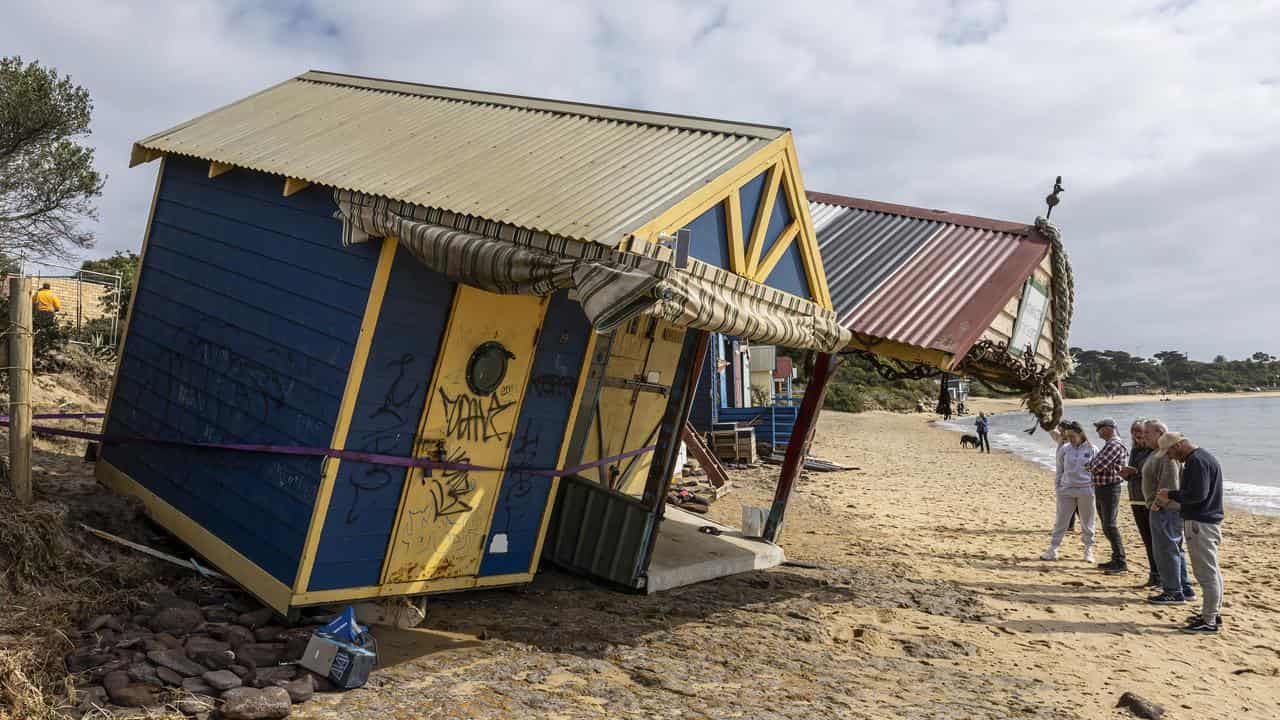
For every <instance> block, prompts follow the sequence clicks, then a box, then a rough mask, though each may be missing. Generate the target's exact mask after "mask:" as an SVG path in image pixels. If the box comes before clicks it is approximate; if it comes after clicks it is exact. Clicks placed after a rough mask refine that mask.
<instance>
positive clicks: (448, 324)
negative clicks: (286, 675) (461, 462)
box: [334, 283, 475, 592]
mask: <svg viewBox="0 0 1280 720" xmlns="http://www.w3.org/2000/svg"><path fill="white" fill-rule="evenodd" d="M462 288H463V284H462V283H457V284H456V285H455V286H454V288H453V297H451V298H449V318H448V319H447V320H445V323H444V332H443V333H442V334H441V335H440V337H441V341H440V346H439V347H438V348H437V349H436V362H435V368H434V369H433V370H432V371H431V384H429V385H427V392H426V393H425V395H424V398H425V399H424V400H423V403H422V412H421V413H420V414H419V415H418V429H417V430H416V431H415V434H414V436H413V437H414V440H413V456H414V457H419V455H420V454H421V453H422V452H423V451H424V448H422V447H420V445H421V444H422V441H423V440H424V439H425V438H426V434H427V414H428V413H430V412H431V393H433V392H435V389H436V387H437V386H438V385H439V383H440V375H441V373H443V372H444V363H442V362H440V357H441V356H442V355H443V354H444V343H445V342H447V340H448V338H449V333H450V332H451V331H452V330H453V323H454V321H455V320H456V319H457V317H458V313H457V312H455V310H457V309H458V298H459V296H461V294H462ZM421 479H422V468H409V470H408V472H406V473H405V477H404V482H403V483H401V488H400V499H399V500H398V501H397V502H396V519H395V522H393V523H391V536H390V537H389V538H388V539H387V552H386V554H385V555H383V556H382V569H381V570H380V571H378V582H379V583H381V584H380V585H379V586H378V587H390V585H388V584H387V574H388V573H390V572H391V556H392V554H393V553H392V550H394V549H395V542H396V538H398V537H400V520H401V519H403V518H404V504H405V501H406V499H407V498H408V497H409V490H410V486H411V484H412V483H415V482H420V481H421ZM445 579H448V580H453V579H456V578H445ZM470 579H472V580H474V579H475V578H474V577H473V578H470ZM334 592H338V591H337V590H335V591H334Z"/></svg>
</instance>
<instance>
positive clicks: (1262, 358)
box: [1249, 352, 1275, 363]
mask: <svg viewBox="0 0 1280 720" xmlns="http://www.w3.org/2000/svg"><path fill="white" fill-rule="evenodd" d="M1249 359H1250V360H1253V361H1254V362H1260V363H1265V362H1274V361H1275V358H1274V357H1272V356H1271V355H1270V354H1269V353H1264V352H1256V353H1254V354H1253V355H1252V356H1250V358H1249Z"/></svg>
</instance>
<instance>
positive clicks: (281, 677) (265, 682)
mask: <svg viewBox="0 0 1280 720" xmlns="http://www.w3.org/2000/svg"><path fill="white" fill-rule="evenodd" d="M297 676H298V668H297V667H296V666H294V665H278V666H274V667H264V668H258V669H256V670H253V671H251V672H250V673H249V675H248V676H247V677H245V679H244V682H245V684H246V685H252V686H254V687H256V688H264V687H271V686H272V685H276V684H277V683H280V682H288V681H290V680H292V679H294V678H296V677H297Z"/></svg>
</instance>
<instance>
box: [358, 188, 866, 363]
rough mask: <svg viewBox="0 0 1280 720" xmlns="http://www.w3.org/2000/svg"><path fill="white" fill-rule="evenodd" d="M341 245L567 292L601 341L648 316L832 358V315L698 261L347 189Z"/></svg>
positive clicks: (503, 285)
mask: <svg viewBox="0 0 1280 720" xmlns="http://www.w3.org/2000/svg"><path fill="white" fill-rule="evenodd" d="M334 197H335V200H336V201H337V204H338V212H339V215H340V216H341V219H342V220H343V223H344V239H345V241H346V242H347V243H356V242H363V241H366V240H368V239H369V238H370V237H389V236H394V237H396V238H397V239H398V240H399V242H400V243H401V244H402V245H403V246H404V247H405V248H406V249H408V250H409V251H410V252H411V253H412V254H413V255H414V257H416V258H417V259H418V260H419V261H421V262H422V263H423V264H425V265H426V266H427V267H429V268H431V269H433V270H435V271H437V272H440V273H442V274H444V275H446V276H448V277H450V278H452V279H454V280H456V281H458V282H462V283H465V284H468V285H472V286H475V287H478V288H481V289H484V290H488V291H490V292H495V293H505V294H530V295H549V294H551V293H553V292H556V291H557V290H565V289H573V290H576V291H577V293H578V299H579V302H580V303H581V304H582V309H583V311H584V312H585V313H586V315H587V318H588V320H590V321H591V324H592V326H593V327H594V328H595V329H596V330H597V331H598V332H609V331H610V330H612V329H613V328H615V327H617V326H618V325H620V324H622V323H624V322H626V321H627V320H629V319H631V318H632V317H634V316H636V315H638V314H641V313H646V314H650V315H656V316H659V317H662V318H665V319H667V320H669V321H671V322H672V323H674V324H676V325H678V326H681V327H688V328H696V329H700V330H708V331H711V332H720V333H726V334H729V335H734V336H737V337H742V338H746V339H748V340H751V341H754V342H760V343H769V344H773V345H781V346H783V347H791V348H798V349H812V350H820V351H824V352H833V351H836V350H838V349H840V348H842V347H843V346H844V345H845V344H846V343H847V342H848V341H849V338H850V334H849V331H847V330H845V329H844V328H842V327H840V324H839V323H838V322H837V321H836V316H835V313H833V312H831V311H830V310H827V309H825V308H823V307H820V306H818V305H816V304H814V303H812V302H809V301H807V300H803V299H801V298H797V297H795V296H792V295H788V294H786V293H782V292H779V291H777V290H774V289H772V288H769V287H766V286H764V285H761V284H759V283H755V282H752V281H750V280H747V279H746V278H743V277H741V276H738V275H734V274H732V273H729V272H726V271H724V270H721V269H720V268H716V267H713V266H710V265H707V264H705V263H701V262H699V261H697V260H690V264H689V267H687V268H677V267H674V266H672V265H671V264H670V263H669V262H667V261H664V260H659V259H656V258H653V257H649V256H646V255H640V254H636V253H630V252H625V251H621V250H616V249H614V248H610V247H606V246H604V245H601V244H599V243H590V242H582V241H577V240H569V239H566V238H562V237H556V236H551V235H547V234H545V233H537V232H529V231H526V230H520V229H514V228H511V227H510V226H504V225H501V224H499V223H493V222H490V221H485V220H481V219H477V218H472V217H468V216H464V215H459V214H456V213H450V212H445V211H441V210H438V209H434V208H426V207H422V206H418V205H411V204H409V203H404V202H400V201H395V200H387V199H385V198H380V197H375V196H371V195H365V194H362V193H357V192H352V191H349V190H338V191H335V193H334Z"/></svg>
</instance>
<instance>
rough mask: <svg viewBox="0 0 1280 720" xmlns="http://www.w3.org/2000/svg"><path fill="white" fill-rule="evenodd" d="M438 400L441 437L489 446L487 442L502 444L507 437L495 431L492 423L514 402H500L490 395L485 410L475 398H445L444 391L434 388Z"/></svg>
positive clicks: (465, 395)
mask: <svg viewBox="0 0 1280 720" xmlns="http://www.w3.org/2000/svg"><path fill="white" fill-rule="evenodd" d="M438 390H439V392H440V399H441V400H442V401H443V402H444V419H445V435H446V436H447V437H452V438H455V439H458V440H473V441H481V442H489V441H490V440H498V441H502V440H506V438H507V435H508V434H509V432H508V431H506V430H499V429H498V428H497V425H496V421H497V419H498V416H499V415H502V414H503V413H504V412H506V411H507V410H510V409H511V407H512V406H514V405H515V401H514V400H513V401H511V402H506V403H504V402H502V401H501V400H499V399H498V396H497V395H490V396H489V402H488V406H487V407H486V405H485V402H484V401H483V400H481V399H480V398H478V397H475V396H473V395H470V394H467V393H459V394H458V396H457V397H449V393H447V392H445V390H444V388H438Z"/></svg>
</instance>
